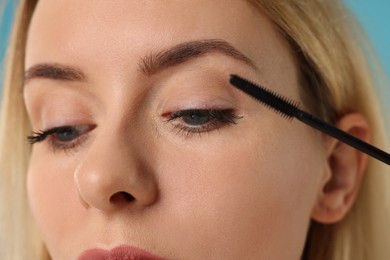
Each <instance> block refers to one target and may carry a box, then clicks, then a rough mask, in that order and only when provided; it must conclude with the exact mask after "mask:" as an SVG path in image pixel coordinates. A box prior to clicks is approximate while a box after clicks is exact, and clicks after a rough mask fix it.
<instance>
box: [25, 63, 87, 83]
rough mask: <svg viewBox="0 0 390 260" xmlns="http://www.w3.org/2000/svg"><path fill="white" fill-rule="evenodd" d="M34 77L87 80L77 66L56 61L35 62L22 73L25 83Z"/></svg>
mask: <svg viewBox="0 0 390 260" xmlns="http://www.w3.org/2000/svg"><path fill="white" fill-rule="evenodd" d="M34 78H47V79H53V80H63V81H87V77H86V75H85V74H84V73H83V72H82V71H81V70H80V69H79V68H76V67H71V66H66V65H61V64H57V63H41V64H37V65H34V66H32V67H31V68H29V69H28V70H27V71H26V72H25V73H24V83H25V84H26V83H28V81H30V80H32V79H34Z"/></svg>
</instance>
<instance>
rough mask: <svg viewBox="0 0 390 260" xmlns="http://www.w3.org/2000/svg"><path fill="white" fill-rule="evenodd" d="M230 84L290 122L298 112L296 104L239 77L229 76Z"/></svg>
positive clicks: (297, 104)
mask: <svg viewBox="0 0 390 260" xmlns="http://www.w3.org/2000/svg"><path fill="white" fill-rule="evenodd" d="M230 83H231V84H232V85H233V86H235V87H237V88H238V89H240V90H242V91H243V92H245V93H247V94H248V95H250V96H251V97H253V98H254V99H256V100H257V101H258V102H260V103H262V104H263V105H265V106H267V107H269V108H271V109H272V110H274V111H275V112H276V113H277V114H279V115H281V116H282V117H285V118H287V119H290V120H292V119H293V118H294V117H295V115H297V113H298V112H299V111H300V110H299V108H298V107H299V103H298V102H295V101H292V100H289V99H288V98H286V97H283V96H281V95H279V94H277V93H275V92H274V91H272V90H269V89H266V88H264V87H263V86H259V85H257V84H255V83H252V82H250V81H248V80H246V79H243V78H241V77H239V76H236V75H231V78H230Z"/></svg>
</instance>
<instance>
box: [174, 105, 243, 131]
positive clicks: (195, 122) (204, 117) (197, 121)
mask: <svg viewBox="0 0 390 260" xmlns="http://www.w3.org/2000/svg"><path fill="white" fill-rule="evenodd" d="M240 118H242V117H241V116H238V115H236V113H235V112H234V111H233V110H232V109H225V110H217V109H188V110H180V111H177V112H174V113H171V114H169V115H168V120H167V122H170V123H173V122H175V123H173V124H174V129H177V130H179V131H178V132H179V133H182V132H184V133H187V136H189V135H190V134H193V133H197V134H199V135H200V134H201V133H203V132H210V131H212V130H216V129H219V128H221V127H223V126H225V125H229V124H237V120H238V119H240ZM176 122H177V123H176Z"/></svg>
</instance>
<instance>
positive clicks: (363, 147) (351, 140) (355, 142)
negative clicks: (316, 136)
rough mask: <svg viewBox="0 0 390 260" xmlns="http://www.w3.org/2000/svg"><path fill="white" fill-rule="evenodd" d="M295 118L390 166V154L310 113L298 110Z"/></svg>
mask: <svg viewBox="0 0 390 260" xmlns="http://www.w3.org/2000/svg"><path fill="white" fill-rule="evenodd" d="M294 117H295V118H296V119H298V120H300V121H302V122H303V123H305V124H307V125H310V126H312V127H314V128H316V129H317V130H319V131H321V132H323V133H325V134H328V135H330V136H332V137H334V138H336V139H338V140H340V141H342V142H344V143H346V144H349V145H350V146H352V147H354V148H356V149H358V150H360V151H362V152H364V153H366V154H368V155H370V156H372V157H374V158H376V159H378V160H380V161H382V162H384V163H386V164H388V165H390V154H388V153H386V152H384V151H382V150H380V149H378V148H376V147H375V146H372V145H370V144H369V143H366V142H364V141H362V140H360V139H358V138H356V137H354V136H352V135H350V134H348V133H346V132H344V131H342V130H340V129H339V128H337V127H335V126H333V125H331V124H328V123H326V122H324V121H322V120H321V119H319V118H316V117H314V116H312V115H311V114H309V113H306V112H305V111H302V110H300V109H299V110H298V111H297V113H296V114H295V115H294Z"/></svg>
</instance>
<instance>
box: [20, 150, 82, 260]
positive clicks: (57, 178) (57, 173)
mask: <svg viewBox="0 0 390 260" xmlns="http://www.w3.org/2000/svg"><path fill="white" fill-rule="evenodd" d="M37 150H39V149H37ZM43 158H45V159H43ZM27 188H28V197H29V203H30V207H31V210H32V213H33V215H34V217H35V220H36V222H37V225H38V228H39V230H40V232H41V234H42V237H43V240H44V241H45V244H46V246H47V247H48V249H49V251H50V252H56V250H51V249H53V248H56V249H58V248H63V250H65V249H66V248H68V249H69V247H71V245H70V244H71V243H69V239H67V241H66V240H65V238H69V237H74V238H75V240H74V241H77V240H78V239H77V238H76V237H77V234H79V233H80V232H74V230H72V229H74V228H75V227H77V226H79V225H78V224H79V223H77V221H80V218H79V216H80V215H81V214H82V211H80V202H79V200H78V197H77V196H75V195H76V194H77V192H76V190H75V186H74V183H73V175H72V162H70V161H62V162H59V161H58V160H54V159H53V158H50V156H40V155H39V152H37V153H35V152H33V154H32V157H31V160H30V166H29V171H28V176H27ZM69 234H72V235H71V236H69ZM64 245H66V246H64ZM69 251H70V250H69ZM64 255H66V254H64ZM53 256H55V255H53Z"/></svg>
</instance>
